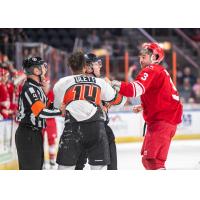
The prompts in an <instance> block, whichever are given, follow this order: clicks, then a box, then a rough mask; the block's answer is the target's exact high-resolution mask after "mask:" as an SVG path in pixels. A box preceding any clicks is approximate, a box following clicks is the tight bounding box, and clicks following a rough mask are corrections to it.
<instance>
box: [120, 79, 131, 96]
mask: <svg viewBox="0 0 200 200" xmlns="http://www.w3.org/2000/svg"><path fill="white" fill-rule="evenodd" d="M119 93H120V94H121V95H123V96H126V97H133V96H134V89H133V85H132V84H131V83H126V82H121V87H120V91H119Z"/></svg>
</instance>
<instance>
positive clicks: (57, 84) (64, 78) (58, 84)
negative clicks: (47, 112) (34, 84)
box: [54, 75, 74, 88]
mask: <svg viewBox="0 0 200 200" xmlns="http://www.w3.org/2000/svg"><path fill="white" fill-rule="evenodd" d="M73 77H74V76H73V75H70V76H65V77H63V78H60V79H59V80H58V81H57V82H56V83H55V85H54V88H55V87H60V86H61V85H62V84H63V83H66V82H68V81H69V80H71V79H73Z"/></svg>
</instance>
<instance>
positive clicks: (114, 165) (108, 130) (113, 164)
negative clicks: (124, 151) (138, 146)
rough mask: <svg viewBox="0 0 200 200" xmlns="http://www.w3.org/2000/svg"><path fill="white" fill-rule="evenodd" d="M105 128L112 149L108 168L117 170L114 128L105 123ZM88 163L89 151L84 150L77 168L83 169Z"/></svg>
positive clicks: (110, 149)
mask: <svg viewBox="0 0 200 200" xmlns="http://www.w3.org/2000/svg"><path fill="white" fill-rule="evenodd" d="M105 129H106V135H107V138H108V143H109V151H110V164H109V165H107V169H108V170H117V150H116V144H115V136H114V133H113V131H112V129H111V128H110V127H109V126H108V125H107V124H105ZM86 163H87V153H86V152H82V153H81V155H80V156H79V159H78V162H77V164H76V168H75V170H82V169H83V168H84V167H85V164H86Z"/></svg>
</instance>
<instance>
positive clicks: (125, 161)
mask: <svg viewBox="0 0 200 200" xmlns="http://www.w3.org/2000/svg"><path fill="white" fill-rule="evenodd" d="M141 147H142V143H127V144H117V152H118V169H119V170H129V169H130V170H144V168H143V166H142V163H141V156H140V150H141ZM199 161H200V140H182V141H172V143H171V146H170V150H169V154H168V159H167V162H166V168H167V169H169V170H187V169H188V170H193V169H200V164H199Z"/></svg>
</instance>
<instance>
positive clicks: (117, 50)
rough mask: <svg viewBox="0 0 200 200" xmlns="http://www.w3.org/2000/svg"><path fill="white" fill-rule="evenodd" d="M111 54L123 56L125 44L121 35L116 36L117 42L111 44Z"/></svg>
mask: <svg viewBox="0 0 200 200" xmlns="http://www.w3.org/2000/svg"><path fill="white" fill-rule="evenodd" d="M113 49H114V50H113V51H114V52H113V55H114V56H123V55H124V52H125V49H126V48H125V45H124V42H123V41H122V38H121V37H118V38H117V42H116V43H115V44H114V45H113Z"/></svg>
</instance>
